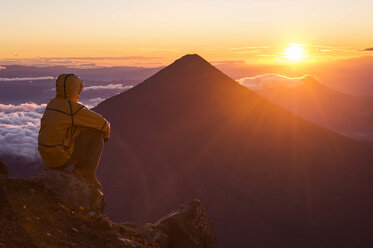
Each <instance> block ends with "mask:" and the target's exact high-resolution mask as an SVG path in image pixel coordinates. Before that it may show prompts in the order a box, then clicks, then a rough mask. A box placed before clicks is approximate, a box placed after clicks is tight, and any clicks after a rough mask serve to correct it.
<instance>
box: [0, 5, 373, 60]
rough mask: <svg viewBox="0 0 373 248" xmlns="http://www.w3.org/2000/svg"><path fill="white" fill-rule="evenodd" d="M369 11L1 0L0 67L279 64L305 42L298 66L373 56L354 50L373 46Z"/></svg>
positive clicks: (362, 7)
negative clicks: (196, 60) (188, 60)
mask: <svg viewBox="0 0 373 248" xmlns="http://www.w3.org/2000/svg"><path fill="white" fill-rule="evenodd" d="M372 7H373V2H372V1H368V0H355V1H343V3H342V2H341V1H335V0H331V1H321V0H314V1H306V0H298V1H295V0H261V1H243V0H232V1H222V0H214V1H212V0H204V1H203V0H200V1H197V0H190V1H178V0H174V1H171V0H158V1H134V0H125V1H124V0H106V1H98V0H91V1H88V0H75V1H73V0H65V1H58V2H57V1H47V0H34V1H28V0H17V1H15V0H2V1H0V27H1V28H0V64H1V63H2V64H7V63H15V62H16V61H24V60H25V59H26V60H27V59H28V60H30V59H35V58H39V59H40V57H41V58H49V59H50V58H63V57H74V58H76V59H82V58H81V57H85V59H86V61H87V62H89V61H91V62H94V63H98V64H100V63H101V64H143V65H149V66H153V65H160V64H167V63H169V62H171V61H173V60H174V59H175V58H178V57H180V56H182V55H184V54H186V53H199V54H200V55H202V56H203V57H205V58H207V59H208V60H210V61H214V60H245V61H247V62H249V63H278V62H279V61H280V62H284V60H282V59H280V60H279V58H281V56H283V52H284V50H285V49H287V48H288V47H289V44H291V43H297V44H304V46H302V47H303V48H304V50H305V51H306V54H307V59H303V60H302V62H304V61H307V62H317V61H320V60H325V59H327V60H330V59H338V58H345V57H353V56H364V55H372V54H373V51H372V52H368V51H361V50H362V49H365V48H369V47H372V46H373V32H371V31H372V27H371V24H372V23H373V15H371V12H370V11H371V9H372ZM88 57H90V58H91V57H95V59H89V58H88ZM107 57H110V58H112V57H116V58H115V59H110V58H107ZM58 60H59V61H62V60H61V59H58ZM30 61H31V60H30Z"/></svg>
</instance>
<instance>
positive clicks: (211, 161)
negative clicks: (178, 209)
mask: <svg viewBox="0 0 373 248" xmlns="http://www.w3.org/2000/svg"><path fill="white" fill-rule="evenodd" d="M95 110H96V111H98V112H99V113H101V114H102V115H103V116H105V117H106V118H107V119H108V120H109V121H110V123H111V126H112V134H111V139H110V141H109V142H108V143H107V145H106V146H105V149H104V153H103V156H102V160H101V164H100V167H99V171H98V176H99V177H100V180H101V181H102V182H103V186H104V193H105V197H106V199H107V205H106V213H107V214H108V215H109V216H110V217H112V218H114V219H115V220H118V221H123V220H127V219H130V220H131V221H135V222H138V223H144V222H146V221H148V220H149V219H154V218H156V216H161V215H164V214H165V213H167V212H169V210H170V209H172V207H173V206H175V205H178V204H180V203H182V202H185V201H186V200H187V199H190V198H199V199H201V200H202V201H203V202H204V203H205V204H206V207H207V209H208V210H209V213H211V217H212V220H213V223H214V226H215V227H216V230H217V235H218V240H219V247H312V248H313V247H328V248H331V247H338V248H341V247H365V246H367V245H366V244H367V242H368V241H367V240H368V237H369V235H370V233H369V231H368V230H372V229H373V227H372V226H373V214H372V213H371V209H372V208H373V200H372V198H371V195H372V194H373V192H372V191H373V187H372V182H373V180H371V178H373V177H372V169H371V164H372V162H373V161H372V158H371V155H370V154H371V151H368V150H367V147H365V146H363V145H361V144H359V143H356V142H354V141H353V140H351V139H349V138H346V137H344V136H341V135H338V134H336V133H334V132H332V131H330V130H327V129H325V128H321V127H319V126H317V125H315V124H313V123H311V122H309V121H306V120H305V119H303V118H300V117H298V116H296V115H295V114H293V113H291V112H289V111H287V110H285V109H284V108H282V107H280V106H279V105H276V104H273V103H272V102H270V101H268V100H265V99H264V98H262V97H260V96H258V95H256V94H254V93H253V92H252V91H250V90H248V89H247V88H245V87H243V86H241V85H240V84H238V83H237V82H236V81H234V80H233V79H231V78H229V77H228V76H226V75H225V74H224V73H222V72H220V71H219V70H218V69H216V68H215V67H214V66H212V65H211V64H209V63H208V62H207V61H206V60H204V59H203V58H201V57H200V56H198V55H186V56H184V57H182V58H180V59H178V60H176V61H175V62H174V63H172V64H171V65H169V66H167V67H166V68H164V69H163V70H161V71H159V72H158V73H156V74H155V75H153V76H152V77H150V78H148V79H147V80H145V81H144V82H143V83H141V84H139V85H138V86H136V87H134V88H132V89H131V90H128V91H126V92H123V93H122V94H120V95H117V96H115V97H113V98H110V99H108V100H107V101H104V102H103V103H101V104H100V105H99V106H98V107H97V108H96V109H95ZM355 192H359V193H358V194H356V193H355ZM341 237H343V238H341ZM356 240H358V241H359V242H358V243H357V242H356ZM372 243H373V242H372ZM372 243H370V244H372ZM352 244H353V245H352ZM362 244H365V246H364V245H362Z"/></svg>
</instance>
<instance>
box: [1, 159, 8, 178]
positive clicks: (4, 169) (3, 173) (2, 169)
mask: <svg viewBox="0 0 373 248" xmlns="http://www.w3.org/2000/svg"><path fill="white" fill-rule="evenodd" d="M0 175H8V168H7V167H6V166H5V164H3V163H2V162H1V161H0Z"/></svg>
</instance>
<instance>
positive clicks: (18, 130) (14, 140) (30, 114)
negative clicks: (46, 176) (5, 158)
mask: <svg viewBox="0 0 373 248" xmlns="http://www.w3.org/2000/svg"><path fill="white" fill-rule="evenodd" d="M45 106H46V105H45V104H40V105H38V104H35V103H24V104H19V105H12V104H0V155H3V154H13V155H17V156H21V157H27V158H29V159H32V160H36V159H38V158H39V154H38V151H37V136H38V132H39V126H40V118H41V116H42V114H43V111H44V109H45Z"/></svg>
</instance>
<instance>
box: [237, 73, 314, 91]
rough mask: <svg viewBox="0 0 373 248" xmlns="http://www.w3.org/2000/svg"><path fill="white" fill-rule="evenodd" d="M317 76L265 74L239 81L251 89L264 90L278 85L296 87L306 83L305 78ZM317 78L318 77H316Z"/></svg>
mask: <svg viewBox="0 0 373 248" xmlns="http://www.w3.org/2000/svg"><path fill="white" fill-rule="evenodd" d="M310 78H312V79H313V80H315V78H314V77H313V76H311V75H305V76H303V77H286V76H282V75H280V74H264V75H259V76H255V77H244V78H241V79H238V80H237V82H238V83H240V84H241V85H243V86H245V87H247V88H249V89H251V90H254V91H256V90H262V89H268V88H276V87H287V88H294V87H297V86H300V85H303V84H304V83H305V80H307V79H310ZM316 80H317V79H316Z"/></svg>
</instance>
